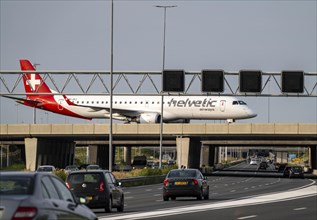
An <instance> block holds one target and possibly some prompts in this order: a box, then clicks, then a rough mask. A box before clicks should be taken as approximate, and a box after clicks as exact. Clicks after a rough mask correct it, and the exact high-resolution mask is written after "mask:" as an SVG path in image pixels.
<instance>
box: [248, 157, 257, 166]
mask: <svg viewBox="0 0 317 220" xmlns="http://www.w3.org/2000/svg"><path fill="white" fill-rule="evenodd" d="M258 162H259V160H258V159H256V158H252V159H251V161H250V165H258Z"/></svg>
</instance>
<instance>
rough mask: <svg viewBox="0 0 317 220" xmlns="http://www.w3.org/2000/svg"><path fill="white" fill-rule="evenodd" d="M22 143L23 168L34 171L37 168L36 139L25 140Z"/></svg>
mask: <svg viewBox="0 0 317 220" xmlns="http://www.w3.org/2000/svg"><path fill="white" fill-rule="evenodd" d="M24 143H25V168H26V169H27V170H30V171H35V170H36V167H37V164H36V160H37V158H36V156H37V138H25V139H24ZM39 157H41V156H39Z"/></svg>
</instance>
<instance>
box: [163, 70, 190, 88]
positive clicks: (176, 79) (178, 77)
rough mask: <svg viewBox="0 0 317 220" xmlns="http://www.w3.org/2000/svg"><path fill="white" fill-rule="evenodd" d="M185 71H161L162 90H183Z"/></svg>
mask: <svg viewBox="0 0 317 220" xmlns="http://www.w3.org/2000/svg"><path fill="white" fill-rule="evenodd" d="M184 90H185V72H184V70H164V71H163V92H184Z"/></svg>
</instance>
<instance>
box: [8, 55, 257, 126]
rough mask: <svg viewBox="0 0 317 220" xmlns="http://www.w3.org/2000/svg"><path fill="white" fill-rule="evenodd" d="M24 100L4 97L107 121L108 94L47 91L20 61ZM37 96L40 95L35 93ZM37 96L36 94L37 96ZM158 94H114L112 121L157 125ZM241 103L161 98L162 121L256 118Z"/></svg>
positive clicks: (221, 98) (206, 98)
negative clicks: (65, 93) (24, 93)
mask: <svg viewBox="0 0 317 220" xmlns="http://www.w3.org/2000/svg"><path fill="white" fill-rule="evenodd" d="M20 66H21V70H22V71H25V72H24V73H23V83H24V88H25V92H26V93H27V95H26V98H18V97H12V96H4V97H6V98H11V99H15V100H16V101H17V102H18V103H21V104H23V105H26V106H29V107H33V108H38V109H42V110H46V111H50V112H54V113H57V114H61V115H66V116H71V117H76V118H81V119H88V120H91V119H93V118H110V95H64V94H58V92H56V91H54V90H52V89H50V88H49V87H48V86H47V84H46V83H45V82H44V81H43V79H42V77H41V76H40V74H37V73H36V72H35V68H34V66H33V65H32V64H31V62H30V61H29V60H20ZM38 93H40V94H38ZM37 94H38V95H37ZM161 99H162V97H161V96H159V95H153V96H142V95H131V96H119V95H113V99H112V100H113V106H112V113H113V115H112V118H113V119H115V120H121V121H125V122H126V123H131V122H136V123H160V120H161V118H160V117H161ZM256 116H257V114H256V113H254V111H252V110H251V109H250V108H249V107H248V106H247V104H246V103H245V102H244V101H241V100H238V99H237V98H235V97H230V96H215V97H213V96H173V95H169V96H164V101H163V122H164V123H189V122H190V120H192V119H198V120H227V121H228V123H231V122H234V121H235V120H239V119H248V118H253V117H256Z"/></svg>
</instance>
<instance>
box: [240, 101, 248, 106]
mask: <svg viewBox="0 0 317 220" xmlns="http://www.w3.org/2000/svg"><path fill="white" fill-rule="evenodd" d="M239 104H240V105H247V103H245V102H244V101H239Z"/></svg>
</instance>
